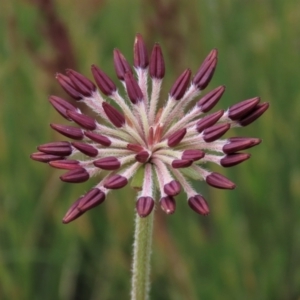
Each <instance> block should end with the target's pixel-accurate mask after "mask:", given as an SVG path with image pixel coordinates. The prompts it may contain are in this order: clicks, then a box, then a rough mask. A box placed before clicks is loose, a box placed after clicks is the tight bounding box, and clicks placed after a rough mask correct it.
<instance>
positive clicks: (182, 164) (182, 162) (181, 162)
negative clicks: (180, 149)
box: [172, 159, 193, 169]
mask: <svg viewBox="0 0 300 300" xmlns="http://www.w3.org/2000/svg"><path fill="white" fill-rule="evenodd" d="M192 163H193V161H192V160H186V159H174V160H173V161H172V167H173V168H174V169H180V168H187V167H189V166H191V165H192Z"/></svg>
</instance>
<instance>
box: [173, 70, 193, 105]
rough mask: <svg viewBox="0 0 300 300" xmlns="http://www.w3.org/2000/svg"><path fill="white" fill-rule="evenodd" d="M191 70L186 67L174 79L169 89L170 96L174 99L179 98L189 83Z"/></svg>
mask: <svg viewBox="0 0 300 300" xmlns="http://www.w3.org/2000/svg"><path fill="white" fill-rule="evenodd" d="M191 74H192V72H191V70H190V69H186V70H185V71H184V72H183V73H182V74H181V75H180V76H179V77H178V78H177V79H176V81H175V83H174V84H173V86H172V88H171V90H170V93H169V94H170V96H171V97H173V98H174V99H175V100H180V99H181V98H182V97H183V95H184V94H185V92H186V89H187V87H188V85H189V83H190V79H191Z"/></svg>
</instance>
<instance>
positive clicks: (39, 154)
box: [30, 152, 64, 163]
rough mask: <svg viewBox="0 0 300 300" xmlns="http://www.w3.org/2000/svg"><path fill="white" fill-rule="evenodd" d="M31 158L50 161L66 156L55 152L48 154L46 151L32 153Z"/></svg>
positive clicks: (45, 161) (44, 161)
mask: <svg viewBox="0 0 300 300" xmlns="http://www.w3.org/2000/svg"><path fill="white" fill-rule="evenodd" d="M30 158H31V159H33V160H35V161H39V162H42V163H48V162H50V161H53V160H58V159H64V157H62V156H60V155H53V154H48V153H44V152H35V153H32V154H31V155H30Z"/></svg>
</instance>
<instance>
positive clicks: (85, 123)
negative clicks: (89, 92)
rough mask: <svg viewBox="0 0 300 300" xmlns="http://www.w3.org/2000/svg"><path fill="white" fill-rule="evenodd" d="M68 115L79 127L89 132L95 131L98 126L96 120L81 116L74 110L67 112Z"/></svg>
mask: <svg viewBox="0 0 300 300" xmlns="http://www.w3.org/2000/svg"><path fill="white" fill-rule="evenodd" d="M67 115H68V116H69V117H70V118H71V119H72V120H73V121H74V122H75V123H77V124H78V125H79V126H81V127H83V128H85V129H88V130H95V129H96V127H97V125H96V121H95V119H93V118H91V117H89V116H86V115H84V114H81V113H79V112H77V111H74V110H67Z"/></svg>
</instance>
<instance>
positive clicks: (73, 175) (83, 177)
mask: <svg viewBox="0 0 300 300" xmlns="http://www.w3.org/2000/svg"><path fill="white" fill-rule="evenodd" d="M59 178H60V179H61V180H62V181H65V182H70V183H81V182H85V181H87V180H89V178H90V175H89V173H88V172H87V171H86V170H85V169H84V168H77V169H74V170H70V171H68V172H67V173H65V174H63V175H61V176H60V177H59Z"/></svg>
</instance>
